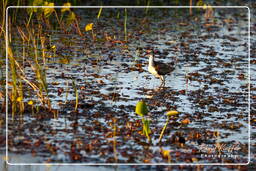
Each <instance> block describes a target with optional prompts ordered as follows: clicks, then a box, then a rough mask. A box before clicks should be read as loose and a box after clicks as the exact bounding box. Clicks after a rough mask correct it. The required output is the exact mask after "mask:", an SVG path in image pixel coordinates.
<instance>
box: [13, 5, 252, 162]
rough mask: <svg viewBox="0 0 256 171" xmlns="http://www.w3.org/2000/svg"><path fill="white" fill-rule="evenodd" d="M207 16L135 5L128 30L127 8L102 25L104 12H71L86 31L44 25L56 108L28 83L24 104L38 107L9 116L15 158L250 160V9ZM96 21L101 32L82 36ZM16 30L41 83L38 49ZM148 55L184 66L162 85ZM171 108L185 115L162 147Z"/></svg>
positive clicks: (23, 57)
mask: <svg viewBox="0 0 256 171" xmlns="http://www.w3.org/2000/svg"><path fill="white" fill-rule="evenodd" d="M206 10H207V9H193V15H190V14H189V9H127V19H126V20H127V23H126V27H127V28H126V29H127V34H125V33H124V20H125V16H124V9H103V10H102V15H101V17H100V18H99V19H97V18H96V17H95V16H97V14H98V11H99V9H73V11H74V12H75V13H76V15H77V16H79V23H80V27H81V28H82V32H83V34H82V35H79V34H77V33H76V31H75V28H72V27H71V29H70V30H69V32H68V33H63V31H62V30H61V29H60V28H55V29H50V30H47V29H43V34H44V35H46V37H47V40H48V46H49V48H48V49H47V50H46V56H47V57H46V62H43V61H42V60H39V61H40V62H41V66H42V68H43V69H44V71H45V75H46V82H47V89H48V97H49V99H50V101H51V107H52V110H54V111H55V112H54V114H53V113H51V112H49V111H47V110H46V109H44V108H43V107H42V104H41V103H40V101H39V100H38V97H37V96H36V93H35V92H34V91H33V90H32V89H31V87H29V85H26V83H24V86H23V87H24V89H25V90H28V91H27V92H28V93H27V94H24V102H25V103H28V102H29V101H33V102H34V107H33V109H31V106H30V105H26V110H25V113H24V114H23V115H22V117H20V115H17V116H16V117H15V119H14V120H13V119H12V118H11V115H10V118H9V120H8V128H9V129H8V139H9V140H8V144H9V148H8V149H9V152H10V153H12V154H19V155H21V156H22V157H21V158H15V157H12V160H11V162H13V163H31V162H32V163H42V162H47V163H168V162H169V163H247V159H248V138H249V136H248V115H249V109H248V108H249V105H248V99H249V94H248V92H249V91H248V85H249V80H250V79H249V77H250V76H251V77H254V78H255V72H251V73H250V74H251V75H249V65H248V62H249V58H248V46H249V44H248V16H247V9H246V8H241V9H236V10H233V9H223V8H222V9H214V10H213V12H212V13H210V12H209V14H208V15H209V16H207V15H206ZM118 15H119V16H118ZM34 22H35V23H36V21H34ZM20 23H22V22H20ZM88 23H94V26H93V32H92V31H87V32H86V31H84V29H83V28H84V27H86V25H87V24H88ZM37 24H38V23H36V24H35V26H36V27H37V26H38V25H39V24H38V25H37ZM20 27H21V28H22V29H23V30H25V28H24V27H23V25H22V24H20ZM43 28H44V26H43ZM12 29H13V30H15V29H17V27H15V26H12ZM11 33H12V42H11V46H12V48H13V51H14V52H13V53H14V57H15V58H16V59H17V61H18V62H19V63H20V65H21V67H22V68H23V69H24V73H25V75H26V78H28V79H29V80H31V81H35V82H36V80H35V79H36V73H35V72H34V71H35V70H34V69H33V66H34V65H33V62H31V61H33V57H32V53H30V51H32V50H31V49H30V48H31V47H30V45H28V44H26V43H24V42H22V41H21V38H20V35H19V32H15V31H12V32H11ZM94 36H95V37H96V38H95V37H94ZM126 38H127V41H124V40H125V39H126ZM39 49H41V50H42V49H43V48H42V47H40V46H39ZM147 49H153V50H154V55H155V60H156V61H161V62H164V63H166V64H170V63H171V62H173V61H175V62H176V67H175V70H174V71H173V72H172V73H170V74H169V75H166V76H165V77H166V82H165V86H164V87H160V84H161V81H160V79H158V78H156V77H154V76H153V75H152V74H150V73H149V72H148V70H147V66H148V57H147V56H146V51H147ZM252 70H254V69H252ZM251 81H252V82H255V80H251ZM74 87H76V88H77V94H78V98H77V96H76V91H75V89H74ZM9 88H10V90H11V88H12V86H10V87H9ZM24 92H25V91H24ZM76 100H78V107H77V111H75V106H76ZM140 100H144V101H145V102H146V104H147V107H148V109H149V114H148V116H147V118H148V119H149V120H150V129H151V134H150V137H151V140H152V142H148V140H147V137H146V136H145V135H143V133H142V122H141V117H140V116H139V115H137V114H136V113H135V106H136V104H137V102H138V101H140ZM170 110H176V111H178V112H179V115H177V116H175V117H173V118H171V120H170V121H169V123H168V126H167V128H166V130H165V133H164V136H163V138H162V140H161V142H160V143H158V138H159V136H160V133H161V130H162V128H163V126H164V124H165V122H166V119H167V116H166V115H165V114H166V112H167V111H170ZM10 113H11V112H10ZM220 146H221V147H222V148H221V149H218V147H220ZM230 149H231V150H230ZM164 151H168V152H169V154H170V156H171V159H170V160H168V158H166V156H164V154H163V152H164ZM25 156H30V157H31V159H33V160H26V159H27V157H25ZM30 157H28V158H30ZM22 159H25V160H22Z"/></svg>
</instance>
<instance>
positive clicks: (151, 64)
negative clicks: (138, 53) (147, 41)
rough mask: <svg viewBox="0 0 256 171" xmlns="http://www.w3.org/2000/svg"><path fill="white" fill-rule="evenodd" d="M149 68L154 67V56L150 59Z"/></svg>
mask: <svg viewBox="0 0 256 171" xmlns="http://www.w3.org/2000/svg"><path fill="white" fill-rule="evenodd" d="M148 65H149V66H154V56H153V55H150V57H149V64H148Z"/></svg>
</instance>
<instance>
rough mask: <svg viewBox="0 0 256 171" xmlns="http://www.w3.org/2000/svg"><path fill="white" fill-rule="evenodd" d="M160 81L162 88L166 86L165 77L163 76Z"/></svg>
mask: <svg viewBox="0 0 256 171" xmlns="http://www.w3.org/2000/svg"><path fill="white" fill-rule="evenodd" d="M160 79H161V85H160V87H162V86H164V85H165V80H164V77H163V76H162V75H161V76H160Z"/></svg>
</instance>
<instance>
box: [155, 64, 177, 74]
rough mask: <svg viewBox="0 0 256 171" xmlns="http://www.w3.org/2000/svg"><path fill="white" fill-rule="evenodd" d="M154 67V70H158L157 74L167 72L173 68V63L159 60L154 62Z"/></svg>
mask: <svg viewBox="0 0 256 171" xmlns="http://www.w3.org/2000/svg"><path fill="white" fill-rule="evenodd" d="M155 67H156V71H157V72H158V74H159V75H165V74H168V73H170V72H172V71H173V70H174V69H175V68H174V64H173V63H170V64H164V63H161V62H155Z"/></svg>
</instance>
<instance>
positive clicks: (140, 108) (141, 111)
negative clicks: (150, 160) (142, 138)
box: [135, 101, 151, 142]
mask: <svg viewBox="0 0 256 171" xmlns="http://www.w3.org/2000/svg"><path fill="white" fill-rule="evenodd" d="M135 112H136V113H137V114H138V115H140V116H141V117H142V118H141V119H142V124H143V134H144V135H146V137H147V139H148V141H149V142H151V138H150V136H149V135H150V133H151V130H150V121H149V120H148V119H145V118H144V116H146V115H147V114H148V108H147V104H146V103H145V102H144V101H139V102H138V103H137V105H136V109H135Z"/></svg>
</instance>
